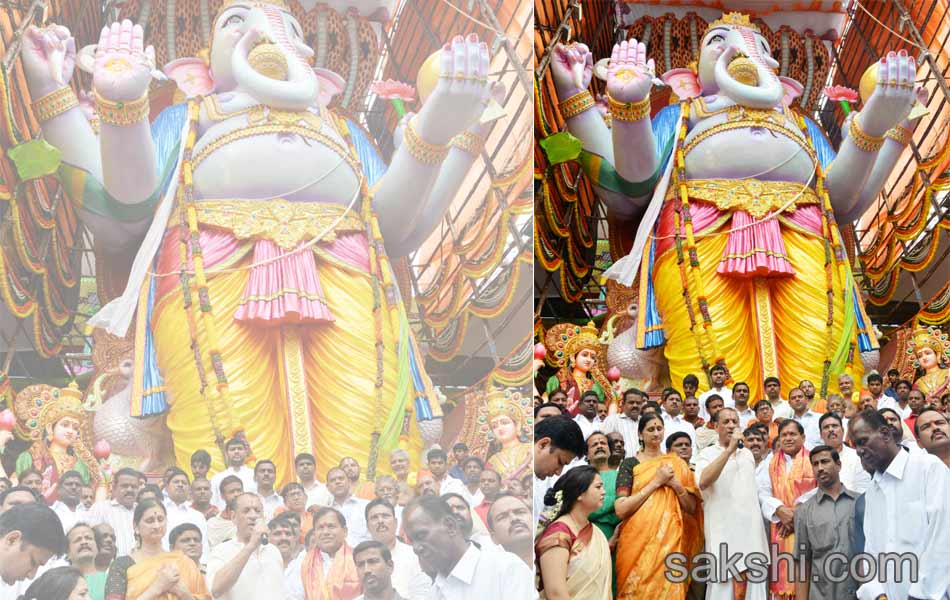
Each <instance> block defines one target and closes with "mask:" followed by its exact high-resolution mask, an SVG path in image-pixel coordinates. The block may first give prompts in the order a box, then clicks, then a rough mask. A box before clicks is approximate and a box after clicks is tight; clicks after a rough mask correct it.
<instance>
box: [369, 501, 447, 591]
mask: <svg viewBox="0 0 950 600" xmlns="http://www.w3.org/2000/svg"><path fill="white" fill-rule="evenodd" d="M366 524H367V526H368V527H369V533H370V535H371V536H372V537H373V540H375V541H377V542H380V543H381V544H383V545H384V546H385V547H386V549H387V550H389V552H390V553H391V555H392V560H393V563H394V565H395V569H394V570H393V575H392V586H393V587H394V588H396V591H397V592H399V595H400V596H403V597H405V598H425V597H428V596H429V595H430V594H431V593H432V580H431V579H430V578H429V576H428V575H426V574H425V572H424V571H423V570H422V567H421V566H420V565H419V557H417V556H416V554H415V552H413V551H412V546H410V545H408V544H404V543H402V542H400V541H399V539H398V538H397V537H396V534H397V533H398V524H397V523H396V511H395V510H394V509H393V507H392V505H391V504H389V503H388V502H387V501H385V500H383V499H380V498H377V499H376V500H372V501H371V502H370V503H369V504H367V505H366Z"/></svg>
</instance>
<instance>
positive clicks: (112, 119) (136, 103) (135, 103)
mask: <svg viewBox="0 0 950 600" xmlns="http://www.w3.org/2000/svg"><path fill="white" fill-rule="evenodd" d="M95 95H96V114H98V115H99V119H100V120H101V121H102V122H103V123H107V124H109V125H115V126H117V127H127V126H129V125H135V124H136V123H139V122H141V121H147V120H148V114H149V111H150V110H151V105H150V104H149V101H148V92H145V93H144V94H142V97H141V98H139V99H138V100H130V101H128V102H113V101H111V100H106V99H105V98H103V97H102V96H100V95H99V92H98V91H96V92H95Z"/></svg>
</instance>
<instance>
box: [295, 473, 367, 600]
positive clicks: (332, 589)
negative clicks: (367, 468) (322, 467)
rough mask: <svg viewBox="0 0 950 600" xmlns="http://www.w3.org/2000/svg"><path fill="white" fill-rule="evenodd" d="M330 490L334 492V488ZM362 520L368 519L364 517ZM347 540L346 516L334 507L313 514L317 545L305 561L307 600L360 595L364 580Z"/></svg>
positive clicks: (349, 598) (338, 599)
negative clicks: (362, 580)
mask: <svg viewBox="0 0 950 600" xmlns="http://www.w3.org/2000/svg"><path fill="white" fill-rule="evenodd" d="M344 477H345V475H344ZM327 479H328V480H329V477H328V478H327ZM329 487H330V493H333V486H332V485H331V486H329ZM347 490H349V487H347ZM360 518H361V520H363V519H365V517H363V515H361V516H360ZM347 539H348V536H347V520H346V518H345V517H344V516H343V513H341V512H340V511H339V510H337V509H335V508H330V507H322V508H319V509H317V511H316V512H315V513H314V515H313V541H314V546H313V549H311V550H310V551H309V552H308V553H307V557H306V558H304V564H303V570H302V573H303V574H304V575H303V587H304V591H305V592H306V595H305V598H306V600H331V599H332V600H353V599H354V598H356V597H357V596H359V594H360V581H359V577H358V576H357V574H356V564H355V563H354V562H353V548H352V547H350V545H349V544H348V543H347Z"/></svg>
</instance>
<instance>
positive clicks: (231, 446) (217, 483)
mask: <svg viewBox="0 0 950 600" xmlns="http://www.w3.org/2000/svg"><path fill="white" fill-rule="evenodd" d="M224 452H225V454H226V455H227V458H228V468H226V469H225V470H223V471H221V472H220V473H217V474H215V476H214V477H212V478H211V493H212V494H213V496H212V498H211V503H212V504H214V505H215V506H217V507H218V510H224V509H225V508H226V507H225V503H224V499H223V498H222V497H221V493H220V491H219V490H220V488H221V481H222V480H223V479H224V478H225V477H227V476H228V475H235V476H237V477H239V478H240V479H241V482H242V483H243V484H244V491H245V492H251V493H254V492H257V486H256V484H255V483H254V471H252V470H251V469H250V468H249V467H248V466H247V465H245V464H244V461H245V460H247V446H246V445H244V442H243V441H241V440H239V439H237V438H233V439H230V440H228V441H227V443H226V444H225V445H224Z"/></svg>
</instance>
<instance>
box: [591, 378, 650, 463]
mask: <svg viewBox="0 0 950 600" xmlns="http://www.w3.org/2000/svg"><path fill="white" fill-rule="evenodd" d="M641 406H643V396H642V393H641V392H640V390H638V389H636V388H630V389H628V390H627V391H625V392H624V393H623V404H622V405H621V406H620V412H618V413H616V414H613V415H610V416H608V417H607V418H606V419H604V424H603V426H602V427H601V431H603V432H604V433H615V432H616V433H619V434H620V435H622V436H623V448H624V454H625V457H626V458H631V457H633V456H636V454H637V451H638V450H639V449H640V438H639V434H638V433H637V425H639V424H640V407H641ZM584 439H587V438H584Z"/></svg>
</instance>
